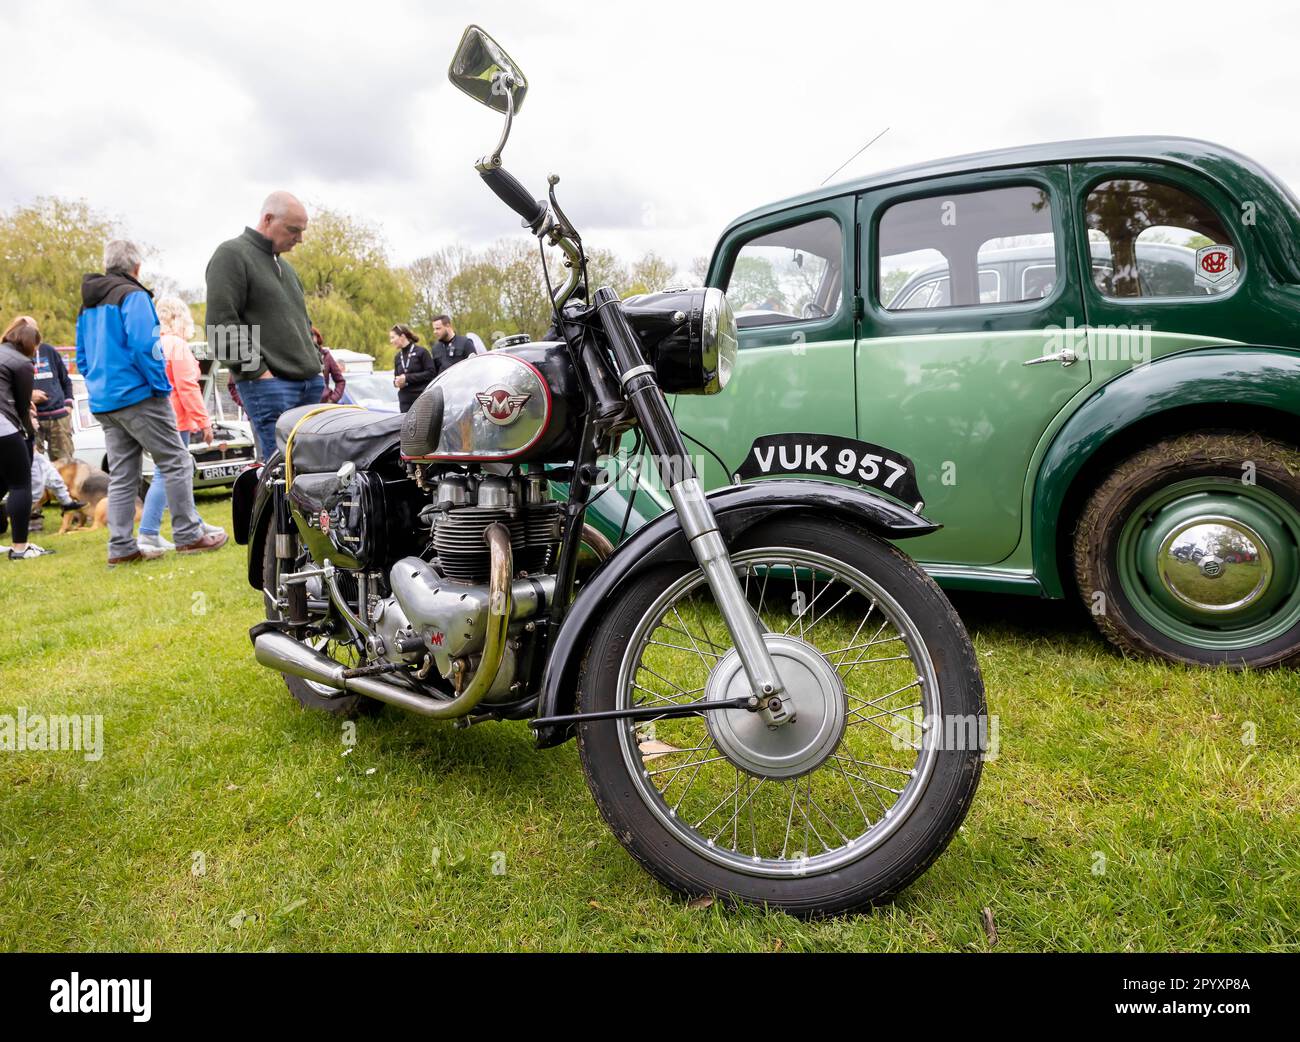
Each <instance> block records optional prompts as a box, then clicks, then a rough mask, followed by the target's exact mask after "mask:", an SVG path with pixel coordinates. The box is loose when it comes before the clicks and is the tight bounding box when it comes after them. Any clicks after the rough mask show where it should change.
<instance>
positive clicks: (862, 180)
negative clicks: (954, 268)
mask: <svg viewBox="0 0 1300 1042" xmlns="http://www.w3.org/2000/svg"><path fill="white" fill-rule="evenodd" d="M1085 160H1086V161H1099V162H1105V161H1108V160H1114V161H1123V160H1142V161H1151V162H1160V163H1168V164H1172V165H1174V166H1181V167H1184V168H1187V169H1191V170H1194V171H1197V172H1199V173H1201V174H1203V175H1204V176H1206V177H1208V178H1210V180H1212V181H1214V182H1215V183H1217V184H1219V185H1220V186H1222V187H1223V188H1224V189H1225V190H1227V191H1228V194H1229V195H1231V196H1233V197H1234V198H1237V199H1248V200H1249V199H1258V198H1260V196H1261V195H1264V196H1269V195H1271V196H1273V197H1274V198H1276V199H1278V200H1279V201H1280V202H1281V203H1282V206H1283V208H1284V209H1285V210H1286V211H1287V217H1288V219H1289V220H1288V223H1289V224H1290V225H1291V229H1290V231H1291V234H1287V232H1286V230H1285V229H1279V230H1278V231H1279V234H1278V235H1274V236H1271V237H1270V239H1271V241H1270V247H1271V248H1272V249H1273V250H1274V251H1276V253H1277V262H1278V264H1279V265H1280V266H1281V267H1282V268H1283V269H1284V270H1285V271H1286V273H1287V275H1288V276H1291V277H1293V278H1292V280H1293V281H1300V250H1297V249H1296V247H1295V246H1294V242H1295V240H1296V239H1297V238H1298V237H1300V200H1297V198H1296V196H1295V195H1294V193H1292V191H1291V190H1290V188H1288V187H1287V186H1286V185H1285V184H1284V183H1283V182H1282V181H1280V180H1278V179H1277V178H1276V177H1274V176H1273V175H1272V174H1271V173H1269V172H1268V171H1267V170H1266V169H1264V168H1263V167H1262V166H1260V165H1259V164H1258V163H1256V162H1255V161H1254V160H1253V159H1250V158H1249V157H1247V156H1244V155H1242V154H1241V153H1240V152H1235V151H1233V150H1232V149H1230V148H1225V147H1224V146H1223V145H1216V144H1215V143H1214V142H1212V141H1202V140H1200V139H1198V138H1188V137H1165V136H1158V135H1139V136H1133V137H1105V138H1081V139H1078V140H1074V141H1053V142H1047V143H1044V144H1037V145H1022V146H1018V147H1014V148H999V149H993V150H990V151H987V152H971V153H968V154H966V155H960V156H950V157H948V158H946V159H935V160H931V161H929V162H925V163H913V164H910V165H908V166H900V167H895V168H893V169H891V170H882V171H880V172H878V173H874V174H869V175H867V176H865V177H859V178H855V179H853V180H848V181H841V182H838V183H836V184H830V185H825V186H823V187H820V188H815V189H813V190H812V191H810V192H804V193H802V194H800V195H794V196H790V197H789V198H786V199H781V200H777V201H775V202H772V203H768V204H766V205H764V206H760V207H757V208H755V209H753V210H750V211H749V212H748V213H746V214H743V215H742V216H740V217H737V218H736V219H735V220H734V221H732V222H731V223H730V224H728V225H727V227H726V229H725V231H724V232H723V236H724V237H725V236H726V235H727V234H729V233H730V232H731V231H732V230H733V229H735V228H738V227H740V226H741V225H744V224H747V223H749V222H750V221H753V220H755V219H757V218H762V217H768V216H772V215H774V214H778V213H780V212H781V211H782V210H788V209H791V208H793V207H796V206H805V205H808V204H811V203H818V202H823V201H825V200H827V199H833V198H836V197H838V196H844V195H855V194H857V193H859V192H867V191H871V190H874V189H879V188H888V187H894V186H897V185H902V184H907V183H909V182H912V181H922V180H925V179H928V178H934V177H945V176H950V175H955V174H965V173H975V172H979V171H985V170H999V169H1004V168H1010V167H1023V166H1045V165H1050V164H1057V163H1069V162H1079V161H1085ZM719 241H721V240H719Z"/></svg>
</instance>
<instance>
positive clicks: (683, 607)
mask: <svg viewBox="0 0 1300 1042" xmlns="http://www.w3.org/2000/svg"><path fill="white" fill-rule="evenodd" d="M732 557H733V562H734V564H735V567H736V573H737V575H738V576H739V577H740V580H741V583H742V585H743V586H744V589H745V593H746V597H747V599H748V601H749V604H750V605H751V607H752V608H753V609H754V611H755V612H756V613H757V614H758V617H759V619H760V622H761V624H762V627H763V629H764V630H765V632H766V634H767V636H766V638H765V639H766V641H767V643H768V648H769V650H770V652H771V654H772V657H773V660H774V661H775V663H776V667H777V671H778V673H779V674H780V676H781V679H782V682H783V684H784V685H785V688H786V691H787V692H788V694H789V695H790V696H791V698H792V699H793V708H794V715H795V719H794V721H793V722H792V723H788V724H785V725H783V726H780V727H777V728H775V729H772V728H769V727H768V726H767V724H766V722H765V721H764V719H763V718H762V717H761V716H759V715H758V714H755V713H751V712H749V711H748V710H744V709H726V710H717V711H713V712H704V713H698V714H695V715H692V716H688V717H683V718H664V719H655V720H654V721H652V722H650V723H646V722H632V721H600V722H592V723H589V724H584V725H582V726H581V727H580V728H579V735H578V737H579V747H580V752H581V756H582V761H583V766H584V769H585V771H586V774H587V780H588V784H589V785H590V787H591V789H592V793H593V795H594V796H595V798H596V801H597V803H598V805H599V806H600V809H601V812H602V813H603V814H604V816H605V818H606V820H607V821H608V823H609V825H610V826H611V828H612V829H613V830H614V833H615V835H617V836H618V837H619V839H620V841H622V842H623V844H624V846H625V847H627V849H628V850H629V851H630V852H631V853H632V854H633V856H634V857H636V858H637V859H638V860H640V861H641V862H642V863H643V864H644V865H645V866H646V867H647V868H648V869H649V870H650V871H651V872H652V873H653V874H654V875H655V876H657V877H658V878H659V879H660V880H662V881H663V882H664V883H666V884H667V885H668V886H670V887H673V888H674V889H676V890H679V891H682V892H684V893H688V894H717V895H719V896H722V897H723V898H726V899H730V900H739V901H749V902H756V903H765V904H768V905H772V906H774V907H779V908H782V909H784V910H786V911H789V912H792V913H794V914H799V915H823V914H831V913H835V912H842V911H848V910H851V909H854V908H858V907H861V906H863V905H867V904H872V903H879V902H882V901H885V900H888V899H889V898H891V897H892V896H893V895H894V894H896V893H897V892H898V891H899V890H901V889H902V888H903V887H905V886H907V884H908V883H910V882H911V881H912V880H913V879H915V878H916V877H917V876H918V875H919V874H920V873H921V872H923V871H924V870H925V869H926V868H927V867H928V866H929V865H930V864H931V863H932V862H933V861H934V859H935V858H936V857H938V855H939V854H940V852H941V851H942V850H943V848H944V847H945V846H946V845H947V843H948V841H949V840H950V839H951V838H952V835H953V833H954V832H955V831H956V829H957V827H958V825H960V823H961V821H962V819H963V817H964V816H965V814H966V811H967V809H968V808H969V806H970V802H971V799H972V798H973V796H974V792H975V787H976V784H977V782H978V778H979V771H980V759H981V747H982V742H983V740H984V738H985V736H986V731H985V727H986V723H985V721H986V718H985V711H984V696H983V685H982V683H981V681H980V676H979V669H978V666H977V664H976V660H975V655H974V651H973V649H972V648H971V645H970V641H969V639H968V638H967V636H966V633H965V630H964V629H963V628H962V625H961V622H960V620H959V619H958V618H957V616H956V614H955V613H954V612H953V610H952V608H951V606H950V605H949V604H948V601H947V600H946V598H945V597H944V596H943V594H942V593H941V592H940V591H939V589H938V587H937V586H935V585H934V583H933V582H932V581H931V580H930V579H929V578H928V577H927V576H926V575H925V573H924V572H923V571H921V569H920V568H918V567H917V566H916V565H915V564H913V563H912V562H911V561H910V560H909V559H908V558H907V557H905V556H904V555H903V554H901V553H899V552H898V551H897V550H895V549H894V548H893V547H891V546H890V545H889V544H887V543H885V542H883V541H881V540H878V539H876V538H874V537H872V536H870V535H868V534H866V533H864V532H861V531H858V530H856V529H853V528H849V527H847V526H843V525H839V524H836V523H833V522H827V521H820V520H812V519H807V520H805V519H800V520H797V521H774V522H771V523H768V524H765V525H762V526H759V527H757V528H754V529H751V530H750V531H749V532H747V533H746V534H745V536H744V538H743V539H742V540H741V542H740V545H738V546H735V547H733V548H732ZM748 693H749V692H748V685H747V681H746V678H745V673H744V670H743V668H742V667H741V664H740V661H739V658H738V656H737V653H736V651H735V649H734V647H733V645H732V642H731V638H730V636H729V634H728V632H727V628H726V625H725V624H724V622H723V619H722V616H721V614H720V612H719V611H718V609H717V607H716V605H715V603H714V600H713V596H712V594H711V592H710V591H709V588H708V586H707V584H706V583H705V580H704V576H703V574H702V573H701V572H700V571H699V569H698V568H696V567H694V566H693V565H685V564H683V565H679V566H667V567H665V568H663V569H661V570H659V571H658V572H655V573H652V574H650V575H647V576H646V577H644V578H643V579H642V580H641V581H639V582H638V583H637V584H636V586H635V588H633V589H630V590H628V591H627V592H626V593H625V594H624V595H623V597H622V599H621V600H619V601H618V602H617V603H615V604H614V605H613V606H612V610H611V612H610V613H609V615H608V616H607V618H606V619H605V621H604V622H603V623H602V624H601V625H600V626H599V627H598V629H597V631H596V633H595V635H594V638H593V641H592V645H591V648H590V650H589V653H588V657H587V660H586V662H585V664H584V669H583V674H582V679H581V693H580V698H581V705H582V708H583V710H584V711H588V710H602V709H616V708H620V709H621V708H627V707H631V706H660V705H661V706H664V707H668V706H672V705H675V704H678V705H679V704H684V703H687V702H692V701H698V700H708V701H716V700H722V699H730V698H735V697H740V696H745V695H747V694H748Z"/></svg>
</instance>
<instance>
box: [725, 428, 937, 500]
mask: <svg viewBox="0 0 1300 1042" xmlns="http://www.w3.org/2000/svg"><path fill="white" fill-rule="evenodd" d="M776 474H803V475H807V476H809V477H826V478H843V479H844V480H845V481H852V482H854V483H855V484H858V485H864V486H866V487H868V488H874V489H877V490H879V491H881V492H885V493H888V494H889V495H891V496H893V497H894V498H895V499H899V500H901V501H902V502H904V503H906V504H907V505H908V506H910V507H913V508H914V509H917V510H919V509H920V508H921V506H923V505H924V503H923V502H922V499H921V491H920V489H919V488H917V484H916V465H915V464H914V463H913V462H912V461H911V460H910V459H908V457H906V456H904V455H903V454H902V453H901V452H895V451H894V450H893V449H886V448H884V447H883V446H880V445H873V444H871V442H869V441H858V440H856V439H855V438H841V437H838V436H836V435H834V434H765V435H764V436H763V437H761V438H756V439H755V440H754V444H753V445H751V446H750V449H749V455H747V456H746V457H745V462H744V463H743V464H741V466H740V469H739V470H738V471H737V472H736V478H737V479H739V480H741V481H745V480H748V479H750V478H765V477H771V476H773V475H776Z"/></svg>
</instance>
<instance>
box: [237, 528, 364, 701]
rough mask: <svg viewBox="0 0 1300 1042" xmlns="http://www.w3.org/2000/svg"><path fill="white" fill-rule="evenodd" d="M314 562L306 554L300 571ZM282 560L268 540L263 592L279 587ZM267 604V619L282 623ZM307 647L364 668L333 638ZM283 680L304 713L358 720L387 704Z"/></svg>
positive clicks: (353, 650)
mask: <svg viewBox="0 0 1300 1042" xmlns="http://www.w3.org/2000/svg"><path fill="white" fill-rule="evenodd" d="M310 563H311V562H310V560H309V558H308V557H307V555H306V553H303V554H302V555H301V557H300V559H299V561H298V566H299V567H306V566H307V565H309V564H310ZM279 566H280V562H279V558H277V557H276V556H275V540H274V539H273V538H271V537H269V536H268V537H267V540H266V550H265V552H264V554H263V556H262V587H263V591H266V590H276V589H278V588H279V586H280V578H279V574H280V573H279ZM262 599H263V600H264V601H266V602H267V604H266V617H267V619H269V620H271V621H273V622H279V621H280V619H281V615H280V612H279V610H278V609H277V608H276V607H275V606H274V605H273V604H272V603H271V602H270V599H269V598H267V597H266V596H265V592H264V594H263V598H262ZM307 644H308V646H309V647H311V648H313V649H315V650H316V651H319V652H321V653H322V654H323V655H326V656H328V657H329V658H332V659H333V660H334V661H335V662H341V663H342V664H343V665H345V666H359V665H361V664H362V661H361V655H360V653H359V652H358V651H357V650H356V648H354V647H352V645H350V644H347V643H345V642H343V641H340V640H337V639H335V638H334V637H316V638H313V639H311V640H309V641H308V642H307ZM280 676H281V677H283V678H284V684H285V687H287V688H288V689H289V694H291V695H293V697H294V699H295V700H296V701H297V702H298V704H299V705H301V706H302V707H303V708H304V709H315V710H319V711H321V712H324V713H329V714H330V715H331V716H337V717H342V718H343V719H351V718H352V717H356V716H375V715H377V714H378V713H380V712H382V711H383V708H384V703H383V702H379V701H376V700H375V699H373V698H367V697H366V696H365V695H357V694H343V693H341V692H339V693H334V689H333V688H331V687H328V686H327V685H325V684H317V683H313V682H312V681H310V680H306V679H304V678H303V677H295V676H292V675H290V674H288V673H281V674H280Z"/></svg>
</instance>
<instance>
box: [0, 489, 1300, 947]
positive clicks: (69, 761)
mask: <svg viewBox="0 0 1300 1042" xmlns="http://www.w3.org/2000/svg"><path fill="white" fill-rule="evenodd" d="M200 509H201V511H202V513H203V515H204V518H205V519H206V520H209V521H213V522H216V523H218V524H228V523H229V520H230V503H229V499H228V498H224V497H203V496H202V495H201V497H200ZM57 517H58V515H57V512H56V511H47V513H46V521H47V525H48V526H50V527H51V528H54V527H57V523H58V522H57ZM35 538H36V540H37V542H41V543H42V544H43V545H45V546H47V547H55V548H57V549H58V551H59V552H58V554H57V555H55V556H53V557H49V558H46V559H42V560H36V561H29V562H23V563H11V562H8V561H0V604H3V611H4V613H5V614H4V617H5V619H6V621H7V625H6V627H5V630H6V636H5V640H4V642H3V644H2V645H0V714H9V715H11V716H16V715H17V714H18V712H19V707H25V709H26V712H27V713H28V714H29V715H30V714H34V713H42V714H101V715H102V717H103V728H104V731H103V743H104V744H103V757H102V759H100V760H98V761H97V762H89V761H87V760H86V759H85V758H84V757H83V755H82V754H80V753H76V752H32V751H27V752H0V949H4V950H14V949H18V950H27V951H45V950H54V951H67V950H82V949H84V950H223V951H224V950H241V951H242V950H250V951H264V950H278V951H287V950H317V949H320V950H351V949H361V950H372V949H402V950H406V949H427V950H444V951H445V950H541V949H546V950H551V949H564V950H601V951H608V950H624V949H636V950H652V951H653V950H727V951H733V950H739V951H755V950H759V951H762V950H766V951H773V950H786V951H799V950H843V951H875V950H939V951H947V950H957V951H962V950H971V951H983V950H987V949H989V948H990V946H991V944H990V939H989V936H988V935H987V934H986V932H985V929H984V927H983V925H982V922H981V916H982V910H983V909H985V908H988V909H990V910H991V912H992V915H993V920H994V923H995V924H996V930H997V938H998V939H997V943H996V950H999V951H1002V950H1011V951H1016V950H1029V951H1039V950H1070V951H1079V950H1124V951H1129V950H1132V951H1143V950H1167V949H1172V950H1178V951H1195V950H1216V951H1223V950H1233V951H1236V950H1270V951H1279V950H1295V949H1296V948H1297V947H1300V674H1297V673H1296V672H1294V671H1277V672H1272V673H1265V674H1255V675H1243V674H1234V673H1226V672H1203V671H1196V670H1191V669H1183V668H1175V667H1169V666H1164V665H1158V664H1153V663H1148V662H1140V661H1128V660H1125V659H1123V658H1122V657H1120V655H1119V654H1117V653H1116V652H1115V651H1113V650H1112V649H1111V648H1110V647H1109V646H1108V645H1107V644H1105V643H1104V642H1103V641H1102V640H1101V639H1100V638H1099V637H1098V636H1096V635H1095V633H1094V632H1093V631H1092V630H1091V629H1090V628H1089V627H1088V626H1087V623H1086V620H1084V619H1083V618H1081V617H1080V616H1079V615H1077V614H1076V613H1075V611H1074V610H1073V609H1072V608H1070V607H1067V606H1064V605H1054V604H1045V603H1042V602H1031V601H1020V600H1017V599H1012V598H1005V599H1004V598H987V597H982V598H963V599H961V600H959V601H958V607H959V609H960V610H961V612H962V614H963V617H964V618H965V620H966V622H967V625H968V627H969V628H970V629H971V632H972V635H973V636H974V638H975V643H976V647H977V648H978V650H979V654H980V662H981V664H982V666H983V669H984V678H985V683H986V685H987V689H988V700H989V708H990V712H992V713H994V714H996V715H997V718H998V738H999V750H998V752H999V755H998V757H997V758H996V759H994V760H992V761H991V762H989V763H987V764H986V765H985V770H984V775H983V780H982V782H981V786H980V790H979V792H978V794H977V795H976V798H975V805H974V807H973V809H972V811H971V814H970V816H969V817H968V818H967V820H966V824H965V825H964V827H963V828H962V830H961V831H960V832H959V833H958V835H957V838H956V839H955V840H954V841H953V843H952V845H951V846H950V847H949V848H948V851H947V852H946V853H945V854H944V855H943V856H942V857H941V858H940V859H939V861H938V862H937V863H936V864H935V866H934V867H933V868H932V869H931V870H930V871H929V872H928V873H927V874H926V875H925V876H923V877H922V878H921V879H920V880H919V881H918V882H917V883H915V884H914V885H913V886H912V887H911V889H910V890H908V891H907V892H906V893H905V894H904V895H903V896H902V897H901V898H900V899H899V900H897V901H896V902H895V903H894V904H893V905H891V906H890V907H888V908H886V909H883V910H880V911H877V912H875V913H873V914H869V915H863V916H858V917H854V918H848V919H840V920H834V921H827V922H820V923H803V922H799V921H797V920H794V919H791V918H789V917H787V916H784V915H781V914H776V913H765V912H762V911H759V910H755V909H742V910H729V909H725V908H722V907H720V906H718V905H713V906H711V907H692V906H688V905H686V904H684V903H682V902H680V901H678V900H676V899H675V898H673V897H672V896H671V895H670V894H668V893H667V892H666V891H664V890H663V889H662V888H660V887H659V885H658V884H657V883H655V882H654V881H653V880H652V879H651V878H650V877H649V876H648V875H646V874H645V873H644V872H643V871H642V870H641V869H640V868H639V867H637V865H636V864H634V863H633V861H632V860H631V858H630V857H629V856H627V855H626V854H625V853H624V851H623V849H622V848H621V847H620V846H619V844H618V843H617V841H616V840H615V839H614V837H613V836H612V835H611V834H610V833H609V832H608V831H607V829H606V827H605V825H604V823H603V821H602V820H601V819H600V817H599V815H598V813H597V811H596V808H595V806H594V805H593V803H592V801H591V798H590V796H589V795H588V793H587V790H586V787H585V785H584V783H583V780H582V774H581V771H580V769H579V766H578V761H577V752H576V749H575V747H574V746H573V744H569V745H566V746H564V747H562V748H560V749H558V750H549V751H545V752H538V751H535V750H534V749H533V746H532V741H531V736H530V734H529V732H528V730H527V727H526V725H524V724H522V723H514V724H488V725H483V726H477V727H473V728H470V729H468V730H463V731H462V730H455V729H453V728H452V727H450V726H449V725H445V724H436V723H433V722H431V721H426V720H422V719H418V718H415V717H411V716H406V715H404V714H402V713H400V712H398V711H396V710H386V711H385V712H384V713H383V714H382V715H381V716H379V717H377V718H363V719H360V720H358V721H356V725H355V727H356V734H355V739H356V741H355V745H354V746H351V747H350V748H351V751H350V752H347V750H348V749H349V746H348V745H346V744H345V739H346V738H347V737H348V735H347V734H346V733H345V731H344V728H343V726H342V725H341V723H340V722H339V721H337V720H334V719H332V718H329V717H327V716H324V715H315V714H309V713H306V712H304V711H302V710H301V709H299V708H298V706H297V704H296V703H294V702H293V701H292V700H291V698H290V697H289V695H288V693H287V691H286V690H285V687H284V685H283V683H282V682H281V680H280V678H279V677H278V676H276V675H275V674H272V673H270V672H268V671H266V670H264V669H263V668H261V667H260V666H258V665H257V664H256V663H255V662H254V661H253V657H252V653H251V647H250V645H249V642H248V638H247V630H248V627H249V626H250V625H251V624H252V623H253V622H255V621H257V620H258V618H259V617H260V611H261V601H260V597H259V596H258V595H257V594H256V593H255V592H254V591H253V590H252V589H250V588H249V587H248V585H247V583H246V581H245V579H244V569H245V564H244V552H243V548H242V547H236V546H234V545H233V544H232V545H231V546H230V547H228V548H227V549H224V550H222V551H220V552H218V553H216V554H206V555H199V556H196V557H192V558H188V559H186V558H176V557H174V556H169V557H167V558H164V559H163V560H160V561H157V562H150V563H146V564H143V565H138V566H135V567H133V568H121V569H116V570H113V571H109V570H108V569H107V567H106V566H105V557H106V554H105V544H106V533H104V532H96V533H91V534H85V533H83V534H76V535H70V536H64V537H59V536H50V535H37V536H36V537H35ZM345 752H347V755H344V754H345Z"/></svg>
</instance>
